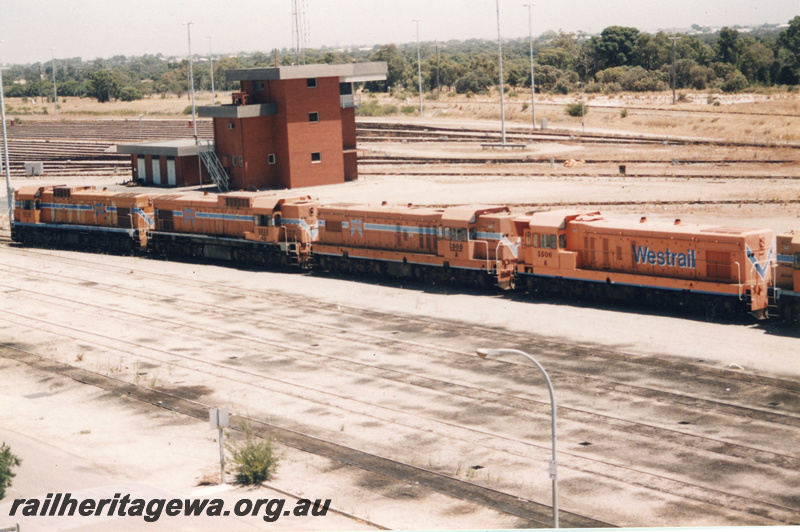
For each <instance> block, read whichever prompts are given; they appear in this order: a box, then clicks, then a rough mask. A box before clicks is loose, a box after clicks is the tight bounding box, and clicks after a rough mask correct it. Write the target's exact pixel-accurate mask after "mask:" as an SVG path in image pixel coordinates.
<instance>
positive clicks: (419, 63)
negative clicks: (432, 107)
mask: <svg viewBox="0 0 800 532" xmlns="http://www.w3.org/2000/svg"><path fill="white" fill-rule="evenodd" d="M413 22H415V23H416V25H417V78H418V79H419V117H420V118H422V55H421V54H420V51H419V20H417V19H414V20H413Z"/></svg>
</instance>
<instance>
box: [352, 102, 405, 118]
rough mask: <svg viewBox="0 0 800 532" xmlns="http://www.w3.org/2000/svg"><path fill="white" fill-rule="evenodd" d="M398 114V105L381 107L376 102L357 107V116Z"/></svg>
mask: <svg viewBox="0 0 800 532" xmlns="http://www.w3.org/2000/svg"><path fill="white" fill-rule="evenodd" d="M396 112H397V106H396V105H380V104H378V102H377V101H375V100H370V101H368V102H367V103H365V104H362V105H360V106H358V107H356V116H386V115H392V114H395V113H396Z"/></svg>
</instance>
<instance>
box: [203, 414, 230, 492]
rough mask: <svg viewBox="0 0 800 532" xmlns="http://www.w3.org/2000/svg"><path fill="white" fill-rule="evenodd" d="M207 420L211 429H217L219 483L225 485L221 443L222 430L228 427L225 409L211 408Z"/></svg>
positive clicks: (223, 446)
mask: <svg viewBox="0 0 800 532" xmlns="http://www.w3.org/2000/svg"><path fill="white" fill-rule="evenodd" d="M208 419H209V421H210V422H211V428H212V429H219V481H220V484H225V445H224V443H223V441H222V438H223V434H222V429H224V428H226V427H228V426H230V423H229V420H228V409H227V408H212V409H210V410H209V411H208Z"/></svg>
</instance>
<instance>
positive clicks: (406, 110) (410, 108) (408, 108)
mask: <svg viewBox="0 0 800 532" xmlns="http://www.w3.org/2000/svg"><path fill="white" fill-rule="evenodd" d="M400 112H401V113H403V114H404V115H413V114H414V113H416V112H417V107H416V106H415V105H404V106H403V107H402V108H401V109H400Z"/></svg>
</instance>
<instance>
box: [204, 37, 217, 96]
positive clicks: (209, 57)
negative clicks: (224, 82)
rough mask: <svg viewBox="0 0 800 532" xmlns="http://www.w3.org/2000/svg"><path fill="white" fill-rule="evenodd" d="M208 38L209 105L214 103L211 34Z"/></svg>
mask: <svg viewBox="0 0 800 532" xmlns="http://www.w3.org/2000/svg"><path fill="white" fill-rule="evenodd" d="M206 39H208V67H209V68H210V69H211V105H215V104H216V101H215V100H214V59H213V58H212V56H211V35H207V36H206Z"/></svg>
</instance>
